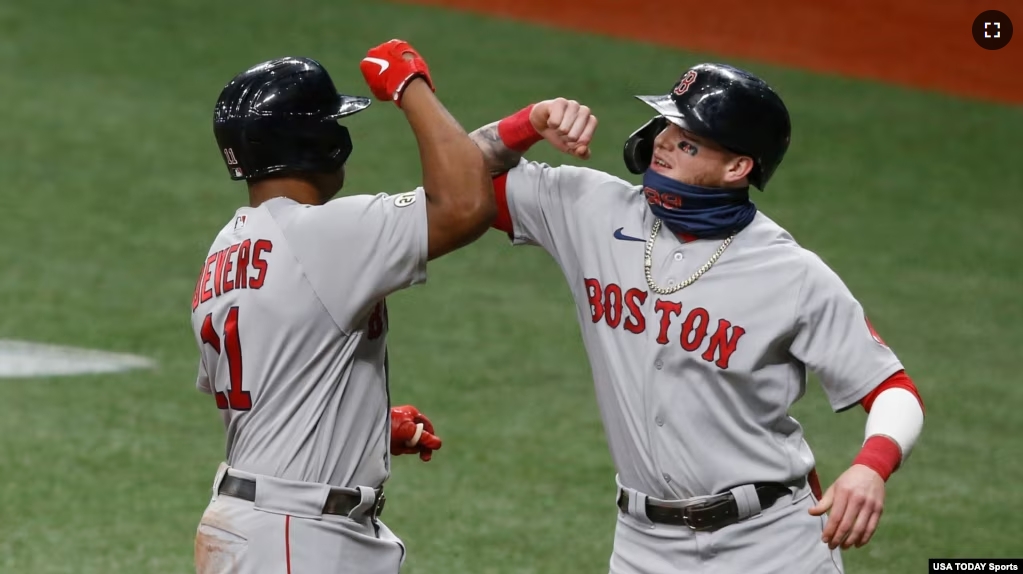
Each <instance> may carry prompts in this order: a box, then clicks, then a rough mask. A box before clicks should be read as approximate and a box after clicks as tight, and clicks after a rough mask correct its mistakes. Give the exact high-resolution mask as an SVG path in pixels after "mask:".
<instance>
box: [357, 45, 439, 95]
mask: <svg viewBox="0 0 1023 574" xmlns="http://www.w3.org/2000/svg"><path fill="white" fill-rule="evenodd" d="M359 70H361V71H362V77H363V78H365V79H366V83H367V84H368V85H369V89H370V90H371V91H372V92H373V95H374V96H376V97H377V99H380V100H391V101H393V102H394V104H395V105H396V106H398V107H399V108H400V107H401V95H402V92H404V91H405V88H406V87H408V85H409V83H410V82H411V81H412V79H413V78H417V77H418V78H422V79H423V80H425V81H426V84H427V85H428V86H430V90H433V91H436V90H434V87H433V80H432V79H431V78H430V69H429V68H428V67H427V66H426V60H424V59H423V58H422V56H420V55H419V52H416V50H415V49H414V48H413V47H412V46H411V45H410V44H409V43H408V42H406V41H404V40H390V41H388V42H384V43H383V44H380V45H379V46H377V47H375V48H371V49H370V50H369V52H367V53H366V57H365V58H363V59H362V63H361V64H359Z"/></svg>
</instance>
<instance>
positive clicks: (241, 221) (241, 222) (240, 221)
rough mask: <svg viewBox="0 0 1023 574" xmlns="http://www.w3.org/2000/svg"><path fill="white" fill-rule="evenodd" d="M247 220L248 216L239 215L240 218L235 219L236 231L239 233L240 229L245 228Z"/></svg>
mask: <svg viewBox="0 0 1023 574" xmlns="http://www.w3.org/2000/svg"><path fill="white" fill-rule="evenodd" d="M247 218H248V216H247V215H239V216H238V217H235V218H234V230H235V231H238V230H239V229H241V228H243V227H245V220H246V219H247Z"/></svg>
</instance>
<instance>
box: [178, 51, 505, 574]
mask: <svg viewBox="0 0 1023 574" xmlns="http://www.w3.org/2000/svg"><path fill="white" fill-rule="evenodd" d="M360 69H361V71H362V74H363V77H364V78H365V80H366V82H367V84H368V85H369V87H370V89H371V91H372V92H373V94H374V95H375V96H376V97H377V98H378V99H380V100H384V101H391V102H393V103H394V104H395V105H397V106H398V107H399V108H400V109H401V110H402V111H403V112H404V113H405V116H406V118H407V119H408V121H409V124H410V126H411V128H412V131H413V132H414V133H415V136H416V140H417V143H418V145H419V151H420V157H421V158H422V174H423V184H422V186H421V187H419V188H418V189H416V190H413V191H408V192H405V193H400V194H397V195H388V194H385V193H380V194H376V195H351V196H347V197H342V198H339V199H332V198H333V197H334V195H335V194H336V193H337V192H338V191H339V190H340V189H341V187H342V185H343V184H344V168H345V163H346V161H347V160H348V157H349V155H350V154H351V153H352V140H351V137H350V135H349V133H348V129H347V128H346V127H345V126H343V125H340V124H339V122H338V120H339V119H342V118H346V117H348V116H351V115H352V114H354V113H357V112H359V111H361V110H364V109H365V108H366V107H368V106H369V105H370V100H369V99H368V98H364V97H358V96H351V95H345V94H339V93H338V91H337V90H336V88H335V86H334V83H333V81H332V80H331V78H330V76H329V74H328V73H327V71H326V70H325V69H324V68H323V66H321V65H320V64H319V63H318V62H317V61H315V60H312V59H310V58H295V57H288V58H280V59H275V60H271V61H267V62H264V63H261V64H259V65H257V66H254V67H252V68H250V69H248V70H246V71H245V72H243V73H241V74H239V75H238V76H236V77H235V78H234V79H233V80H232V81H231V82H230V83H229V84H228V85H227V86H226V87H225V88H224V89H223V91H222V93H221V95H220V98H219V99H218V101H217V103H216V107H215V112H214V133H215V136H216V140H217V144H218V147H219V150H220V153H221V155H222V157H223V159H224V162H225V165H226V167H227V169H228V172H229V174H230V177H231V179H234V180H244V181H245V182H246V183H247V187H248V199H249V201H248V202H247V205H244V206H242V207H239V208H238V209H237V211H236V212H235V213H234V214H233V215H232V216H231V217H230V218H228V219H227V221H226V222H225V223H224V225H223V227H222V228H221V229H220V230H219V232H218V233H217V236H216V238H215V239H214V241H213V244H212V246H211V247H210V249H209V251H208V253H207V255H206V256H205V258H204V262H203V266H202V272H201V273H200V275H199V280H198V282H197V284H196V287H195V291H194V294H193V297H192V328H193V331H194V335H195V341H196V344H197V345H198V348H199V354H200V360H199V373H198V377H197V381H196V385H197V387H198V388H199V389H200V390H201V391H204V392H206V393H209V394H210V395H212V396H213V397H214V399H215V403H216V406H217V408H218V409H219V410H220V412H221V413H222V415H223V420H224V425H225V429H226V433H227V449H226V450H227V453H226V460H225V461H224V462H223V463H221V465H220V468H219V469H218V472H217V473H216V475H215V478H214V480H213V493H212V494H213V497H212V500H211V501H210V503H209V505H208V507H207V508H206V511H205V512H204V513H203V516H202V519H201V521H200V524H199V526H198V530H197V532H196V538H195V566H196V572H197V573H198V574H215V573H228V572H230V573H232V574H258V573H264V572H267V573H269V572H273V573H279V572H336V573H352V574H355V573H358V574H395V573H397V572H398V571H399V569H400V567H401V564H402V563H404V560H405V548H404V545H403V544H402V542H401V540H400V539H399V538H398V537H397V536H395V535H394V534H393V533H392V532H391V531H390V530H389V529H388V528H387V526H386V525H384V523H383V522H381V521H380V520H379V515H380V512H381V511H382V510H383V506H384V495H383V485H384V482H385V481H386V480H387V478H388V477H389V475H390V458H389V456H390V455H395V454H413V453H414V454H418V455H419V456H420V458H421V459H422V460H424V461H426V460H430V458H431V455H432V453H433V452H434V451H435V450H437V449H439V448H440V447H441V441H440V439H439V438H438V437H437V436H436V435H435V434H434V428H433V425H432V424H431V422H430V421H429V419H427V418H426V417H425V416H423V415H422V413H420V412H419V411H418V410H417V409H416V408H415V407H412V406H410V405H405V406H400V407H394V408H391V406H390V391H389V384H388V383H389V381H388V355H387V344H386V340H387V331H388V326H389V317H388V314H387V306H386V302H385V298H386V297H387V296H388V295H389V294H391V293H394V292H395V291H398V290H400V289H405V288H407V287H411V286H413V285H417V284H421V283H423V282H424V281H425V280H426V267H427V261H429V260H432V259H435V258H437V257H440V256H442V255H444V254H446V253H448V252H450V251H452V250H454V249H457V248H458V247H460V246H463V245H466V244H468V243H469V242H471V241H473V240H475V239H476V238H478V237H479V236H480V235H482V234H483V233H484V232H485V231H486V229H487V228H488V226H489V224H490V222H491V221H492V220H493V217H494V214H495V204H494V196H493V188H492V185H491V181H490V178H489V177H488V176H487V172H486V168H485V166H484V164H483V159H482V157H481V155H480V152H479V149H478V148H477V147H476V146H475V145H474V144H473V142H472V140H470V139H469V137H468V135H467V134H466V133H465V131H464V130H463V129H462V127H461V126H460V125H459V124H458V123H457V122H456V121H455V120H454V118H452V117H451V115H450V114H448V113H447V111H446V110H445V108H444V107H443V105H442V104H441V103H440V101H439V100H438V99H437V98H436V97H435V95H434V92H433V80H432V78H431V76H430V73H429V69H428V68H427V65H426V62H425V60H423V58H422V57H421V56H420V55H419V54H418V52H416V51H415V50H414V49H413V48H412V47H411V46H410V45H409V44H408V43H406V42H403V41H400V40H392V41H390V42H386V43H384V44H381V45H380V46H377V47H375V48H373V49H371V50H369V52H368V54H367V55H366V57H365V58H363V60H362V62H361V64H360Z"/></svg>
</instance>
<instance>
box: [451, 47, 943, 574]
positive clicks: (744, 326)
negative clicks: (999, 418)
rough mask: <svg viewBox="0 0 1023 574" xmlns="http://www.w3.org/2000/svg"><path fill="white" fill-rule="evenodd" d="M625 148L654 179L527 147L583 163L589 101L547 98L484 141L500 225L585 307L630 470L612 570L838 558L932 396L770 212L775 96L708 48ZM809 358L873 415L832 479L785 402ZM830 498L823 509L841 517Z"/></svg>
mask: <svg viewBox="0 0 1023 574" xmlns="http://www.w3.org/2000/svg"><path fill="white" fill-rule="evenodd" d="M639 99H640V100H642V101H643V102H645V103H646V104H648V105H650V106H652V107H653V108H654V110H655V111H656V113H657V115H656V117H654V118H653V119H652V120H650V121H649V122H648V123H647V124H645V125H644V126H643V127H641V128H640V129H638V130H637V131H636V132H635V133H633V134H632V135H631V136H630V137H629V138H628V140H627V142H626V144H625V151H624V158H625V163H626V165H627V167H628V169H629V170H630V171H632V172H633V173H636V174H640V173H642V174H643V183H642V185H639V186H636V185H632V184H630V183H628V182H626V181H624V180H622V179H619V178H617V177H615V176H613V175H609V174H607V173H602V172H600V171H595V170H592V169H585V168H580V167H572V166H561V167H551V166H549V165H545V164H542V163H536V162H529V161H526V160H524V159H522V154H523V152H524V151H525V150H527V149H528V148H529V147H530V146H531V145H533V144H534V143H536V142H538V141H540V140H542V139H546V140H547V141H549V142H550V143H552V144H553V145H555V146H556V147H557V148H558V149H559V150H561V151H564V152H567V153H569V154H572V155H573V156H575V157H577V158H580V159H586V158H588V157H589V154H590V148H589V144H590V142H591V138H592V136H593V133H594V131H595V129H596V125H597V123H596V118H595V117H594V116H593V115H592V113H591V111H590V110H589V109H588V108H587V107H585V106H581V105H579V104H578V103H577V102H575V101H571V100H565V99H560V98H559V99H556V100H548V101H544V102H540V103H537V104H535V105H531V106H528V107H526V108H525V109H523V110H521V111H520V112H518V113H516V114H513V115H511V116H509V117H507V118H505V119H503V120H501V121H499V122H495V123H493V124H490V125H487V126H484V127H482V128H480V129H479V130H476V131H475V132H473V133H472V134H470V135H471V137H473V139H474V140H475V141H476V143H477V145H479V146H480V148H481V149H482V150H483V152H484V155H485V156H486V158H487V162H488V165H489V167H490V169H491V172H492V175H494V176H495V186H494V188H495V193H496V196H497V202H498V217H497V220H496V221H495V224H494V227H496V228H497V229H500V230H502V231H504V232H506V233H508V234H509V236H510V238H511V240H512V242H513V243H514V244H515V245H536V246H539V247H541V248H543V249H544V250H545V251H547V252H548V253H549V254H550V255H551V256H552V257H553V258H554V260H555V261H556V262H557V264H558V265H559V267H560V268H561V270H562V272H563V274H564V276H565V279H566V280H567V281H568V285H569V288H570V289H571V292H572V295H573V297H574V299H575V302H576V309H577V313H578V320H579V323H580V327H581V331H582V337H583V342H584V344H585V346H586V349H587V353H588V356H589V361H590V367H591V370H592V374H593V379H594V383H595V387H596V395H597V401H598V404H599V407H600V412H601V416H602V419H603V423H604V429H605V433H606V436H607V440H608V443H609V447H610V451H611V455H612V459H613V461H614V464H615V467H616V470H617V484H618V488H617V493H616V496H617V498H616V500H617V505H618V510H619V512H618V523H617V527H616V531H615V538H614V549H613V552H612V555H611V559H610V571H611V572H612V573H615V574H626V573H643V574H671V573H678V572H706V573H722V574H724V573H739V572H754V573H767V572H779V573H782V572H784V573H794V572H842V559H841V553H840V552H841V551H840V550H839V547H841V548H842V549H846V548H850V547H853V546H862V545H863V544H865V543H867V541H868V540H869V539H870V537H871V536H872V535H873V533H874V531H875V529H876V527H877V524H878V519H879V518H880V516H881V511H882V507H883V502H884V494H885V482H886V480H887V479H888V477H889V475H891V473H892V472H893V471H894V470H895V468H896V467H898V466H899V464H900V463H901V462H902V461H904V460H905V459H906V457H907V456H909V454H910V451H911V450H912V448H913V445H914V443H915V442H916V440H917V437H918V436H919V433H920V432H921V430H922V424H923V409H922V402H921V401H920V399H919V394H918V393H917V390H916V389H915V387H914V385H913V383H912V381H911V380H910V379H909V377H908V376H907V375H906V373H905V370H904V368H903V365H902V364H901V363H900V361H899V359H898V358H897V357H896V355H895V354H894V353H893V352H892V350H891V349H890V348H889V347H888V346H887V345H886V344H885V343H884V342H883V341H882V339H881V337H879V336H878V334H877V333H876V332H875V331H874V329H873V328H872V327H871V325H870V323H869V321H868V319H867V316H866V314H865V312H864V309H863V307H862V306H861V304H860V303H859V302H858V301H857V299H856V298H855V297H854V296H853V295H852V294H851V293H850V291H849V290H848V289H847V288H846V286H845V285H844V284H843V282H842V280H841V279H840V278H839V277H838V276H837V275H836V274H835V273H834V272H833V271H832V270H831V269H830V268H829V267H828V265H827V264H826V263H825V262H824V261H822V260H821V259H820V258H819V257H817V256H816V255H815V254H813V253H812V252H811V251H808V250H807V249H805V248H803V247H801V246H800V245H799V244H798V243H797V242H796V241H795V240H794V239H793V237H792V236H791V235H790V234H789V233H787V232H786V231H785V230H784V229H782V228H781V227H780V226H779V225H778V224H777V223H775V222H774V221H772V220H771V219H770V218H769V217H768V216H767V215H765V214H764V213H762V212H760V211H759V210H758V209H757V208H756V207H755V205H754V204H753V202H752V201H750V197H749V186H751V185H752V186H754V187H757V188H758V189H760V190H764V188H765V187H766V185H767V183H768V181H769V180H770V179H771V176H772V175H773V174H774V172H775V170H776V168H777V167H778V165H779V164H780V163H781V161H782V158H783V156H784V155H785V152H786V151H787V149H788V146H789V138H790V121H789V114H788V111H787V109H786V107H785V105H784V103H783V102H782V100H781V98H780V97H779V96H778V95H777V93H775V91H773V90H772V89H771V88H770V87H769V86H768V85H767V84H766V83H764V82H763V81H762V80H761V79H759V78H757V77H755V76H754V75H752V74H750V73H747V72H745V71H742V70H739V69H736V68H734V67H730V66H725V65H719V64H701V65H697V66H694V67H693V68H691V69H689V70H686V72H685V73H684V74H683V75H682V76H681V78H680V79H679V80H678V82H676V83H675V85H674V86H673V88H672V90H671V92H670V93H668V94H666V95H659V96H639ZM808 372H814V373H816V374H817V375H818V376H819V378H820V381H821V383H822V385H823V388H824V391H825V393H826V394H827V397H828V399H829V401H830V404H831V406H832V408H833V409H834V410H835V411H842V410H845V409H848V408H850V407H852V406H854V405H856V404H861V405H862V406H863V407H864V408H865V409H866V410H867V411H868V412H869V415H868V418H867V422H866V439H865V441H864V443H863V447H862V451H861V453H860V454H859V456H857V457H856V459H855V460H854V461H853V464H852V465H851V467H850V468H849V469H848V470H847V471H846V472H844V473H843V474H842V475H841V476H840V477H838V479H837V480H836V481H835V482H834V483H833V484H832V485H831V487H830V488H828V490H827V492H825V493H823V494H822V493H821V492H820V486H819V483H818V481H817V478H816V474H815V472H814V466H815V464H814V457H813V454H812V453H811V451H810V448H809V447H808V445H807V443H806V441H805V440H804V438H803V431H802V428H801V427H800V424H799V423H798V422H797V421H796V420H795V419H794V418H792V417H791V416H789V414H788V411H789V409H790V407H791V406H792V405H793V403H795V402H796V401H797V400H798V399H799V398H800V397H801V396H802V395H803V393H804V391H805V389H806V382H807V373H808ZM828 514H830V516H828Z"/></svg>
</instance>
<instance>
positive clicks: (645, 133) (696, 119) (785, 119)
mask: <svg viewBox="0 0 1023 574" xmlns="http://www.w3.org/2000/svg"><path fill="white" fill-rule="evenodd" d="M636 97H637V98H638V99H639V100H641V101H643V102H645V103H646V104H648V105H649V106H650V107H652V108H654V109H655V110H657V113H658V114H660V115H659V116H658V117H656V118H654V119H652V120H650V121H649V122H647V123H646V124H645V125H644V126H643V127H641V128H640V129H638V130H636V132H634V133H633V134H632V135H631V136H630V137H629V139H628V140H627V141H626V143H625V165H626V167H628V168H629V171H631V172H632V173H636V174H639V173H643V172H644V171H646V169H647V168H648V167H649V166H650V160H651V157H652V155H653V146H654V138H655V137H657V134H658V133H660V132H661V131H662V130H663V129H664V128H665V127H667V123H666V122H672V123H674V124H676V125H678V126H679V127H681V128H684V129H686V130H689V131H691V132H693V133H694V134H697V135H699V136H701V137H705V138H707V139H709V140H712V141H714V142H716V143H718V144H720V145H721V146H722V147H724V148H726V149H729V150H731V151H733V152H735V153H738V154H741V155H746V156H749V157H751V158H753V161H754V167H753V170H752V171H750V175H749V180H750V183H751V184H752V185H753V186H754V187H756V188H758V189H760V190H761V191H763V189H764V187H765V186H767V181H768V180H769V179H771V176H772V175H774V171H775V170H776V169H777V168H778V165H779V164H781V160H782V158H784V157H785V152H786V151H788V148H789V138H790V133H791V129H792V127H791V124H790V122H789V112H788V110H787V109H786V108H785V103H784V102H782V100H781V97H779V96H778V94H777V93H775V91H774V90H772V89H771V87H770V86H768V85H767V83H766V82H764V81H763V80H761V79H760V78H758V77H756V76H754V75H753V74H751V73H749V72H746V71H744V70H740V69H738V68H734V67H732V66H727V65H724V64H699V65H696V66H693V67H692V68H690V69H689V70H687V71H686V72H685V73H684V74H682V77H681V78H679V80H678V82H676V83H675V85H674V87H673V88H672V90H671V92H670V93H668V94H665V95H661V96H636Z"/></svg>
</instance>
